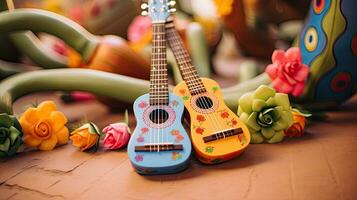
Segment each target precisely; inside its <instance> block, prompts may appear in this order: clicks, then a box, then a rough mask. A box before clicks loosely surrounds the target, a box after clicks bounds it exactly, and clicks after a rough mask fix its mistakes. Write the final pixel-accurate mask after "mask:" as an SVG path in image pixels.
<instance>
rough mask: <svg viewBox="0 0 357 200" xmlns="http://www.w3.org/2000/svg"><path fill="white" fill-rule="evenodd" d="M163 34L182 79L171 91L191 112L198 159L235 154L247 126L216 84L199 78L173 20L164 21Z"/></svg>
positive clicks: (211, 161) (217, 160)
mask: <svg viewBox="0 0 357 200" xmlns="http://www.w3.org/2000/svg"><path fill="white" fill-rule="evenodd" d="M166 38H167V41H168V43H169V46H170V47H171V49H172V51H173V53H174V55H175V58H176V61H177V62H178V64H179V66H180V72H181V75H182V78H183V80H184V81H183V82H182V83H180V84H178V85H177V86H176V87H175V88H174V93H175V94H176V95H178V96H179V97H181V98H182V100H183V101H184V104H185V108H186V109H187V110H188V112H189V114H190V121H191V122H190V123H191V141H192V144H193V146H194V149H195V151H196V155H197V157H198V159H199V160H200V161H201V162H203V163H206V164H216V163H220V162H224V161H226V160H229V159H232V158H234V157H236V156H238V155H239V154H241V153H242V152H243V151H244V150H245V148H246V147H247V146H248V145H249V142H250V134H249V131H248V129H247V127H246V126H245V125H244V124H243V123H242V122H241V121H240V119H239V118H238V117H237V115H236V114H234V113H233V112H232V111H231V110H230V109H229V108H228V107H227V106H226V105H225V104H224V101H223V98H222V94H221V91H220V87H219V85H218V84H217V83H216V82H215V81H214V80H211V79H208V78H199V76H198V73H197V71H196V70H195V68H194V66H193V65H192V62H191V59H190V56H189V54H188V52H187V50H186V49H185V47H184V45H183V43H182V41H181V38H180V37H179V35H178V33H177V31H176V30H175V27H174V25H173V21H172V20H169V21H168V22H167V23H166Z"/></svg>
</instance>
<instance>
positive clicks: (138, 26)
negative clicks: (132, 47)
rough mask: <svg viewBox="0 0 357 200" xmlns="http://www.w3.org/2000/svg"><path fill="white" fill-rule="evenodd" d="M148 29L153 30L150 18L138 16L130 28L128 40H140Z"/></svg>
mask: <svg viewBox="0 0 357 200" xmlns="http://www.w3.org/2000/svg"><path fill="white" fill-rule="evenodd" d="M147 31H151V20H150V18H149V17H144V16H137V17H135V18H134V20H133V22H132V23H131V24H130V26H129V28H128V40H129V41H131V42H138V41H140V39H141V38H142V37H143V36H144V35H145V33H147Z"/></svg>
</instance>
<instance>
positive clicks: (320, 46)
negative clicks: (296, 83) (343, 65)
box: [299, 0, 331, 66]
mask: <svg viewBox="0 0 357 200" xmlns="http://www.w3.org/2000/svg"><path fill="white" fill-rule="evenodd" d="M313 2H314V1H312V2H311V6H310V11H309V17H308V19H307V22H306V24H305V26H304V28H303V31H302V34H301V38H300V45H299V46H300V49H301V54H302V60H303V63H304V64H306V65H307V66H310V64H311V62H312V61H313V60H314V59H315V58H316V56H318V55H320V54H321V52H322V51H323V50H324V49H325V47H326V42H327V39H326V33H325V32H324V31H323V30H322V21H323V18H324V17H325V15H326V13H327V11H328V10H329V8H330V6H331V1H330V0H326V1H325V7H324V9H323V11H322V12H321V13H320V14H316V13H315V12H314V8H313ZM311 27H313V28H315V29H316V32H317V38H316V39H317V46H316V48H315V50H313V51H308V50H307V48H306V46H305V35H306V33H307V30H309V28H311Z"/></svg>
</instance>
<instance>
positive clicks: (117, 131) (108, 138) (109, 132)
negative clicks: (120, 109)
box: [103, 123, 130, 149]
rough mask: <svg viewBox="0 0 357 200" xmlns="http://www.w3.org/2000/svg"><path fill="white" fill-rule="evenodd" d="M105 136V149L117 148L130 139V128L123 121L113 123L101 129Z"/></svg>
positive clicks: (124, 144) (123, 145)
mask: <svg viewBox="0 0 357 200" xmlns="http://www.w3.org/2000/svg"><path fill="white" fill-rule="evenodd" d="M103 133H105V137H104V140H103V146H104V148H107V149H119V148H122V147H125V146H126V145H127V144H128V142H129V139H130V130H129V127H128V125H127V124H125V123H115V124H110V125H109V126H107V127H105V128H104V129H103Z"/></svg>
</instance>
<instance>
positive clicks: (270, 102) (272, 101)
mask: <svg viewBox="0 0 357 200" xmlns="http://www.w3.org/2000/svg"><path fill="white" fill-rule="evenodd" d="M265 103H266V106H267V107H275V106H276V102H275V99H274V97H269V99H268V100H266V102H265Z"/></svg>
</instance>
